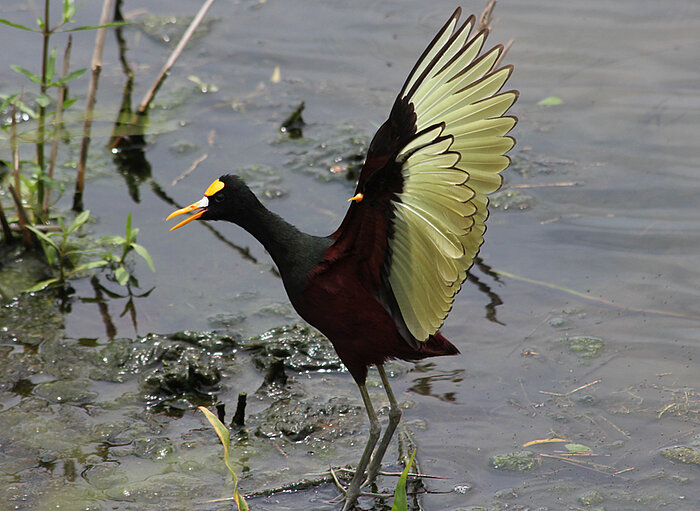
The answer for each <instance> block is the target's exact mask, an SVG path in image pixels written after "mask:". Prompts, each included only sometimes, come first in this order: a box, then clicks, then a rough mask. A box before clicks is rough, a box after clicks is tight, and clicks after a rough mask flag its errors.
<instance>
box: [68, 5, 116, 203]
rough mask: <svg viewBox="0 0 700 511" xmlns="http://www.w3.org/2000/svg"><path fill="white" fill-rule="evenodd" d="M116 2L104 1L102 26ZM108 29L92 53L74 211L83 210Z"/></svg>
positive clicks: (100, 33)
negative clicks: (88, 155) (93, 124)
mask: <svg viewBox="0 0 700 511" xmlns="http://www.w3.org/2000/svg"><path fill="white" fill-rule="evenodd" d="M113 4H114V0H104V3H103V4H102V14H101V15H100V26H102V25H106V24H107V23H109V15H110V13H111V12H112V6H113ZM106 35H107V29H106V28H98V29H97V37H96V38H95V50H94V51H93V53H92V76H91V77H90V86H89V88H88V97H87V105H86V106H85V123H84V124H83V140H82V143H81V145H80V160H79V161H78V177H77V179H76V180H75V195H73V211H82V210H83V190H84V188H85V165H86V162H87V154H88V147H89V146H90V130H91V128H92V115H93V112H94V110H95V102H96V100H97V82H98V81H99V77H100V71H101V70H102V50H103V49H104V45H105V36H106Z"/></svg>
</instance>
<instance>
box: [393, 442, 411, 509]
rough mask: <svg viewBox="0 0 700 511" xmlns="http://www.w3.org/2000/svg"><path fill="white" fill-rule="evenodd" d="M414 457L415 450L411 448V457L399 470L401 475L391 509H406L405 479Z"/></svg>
mask: <svg viewBox="0 0 700 511" xmlns="http://www.w3.org/2000/svg"><path fill="white" fill-rule="evenodd" d="M415 457H416V450H415V449H413V454H411V459H410V460H408V464H407V465H406V468H404V469H403V472H401V477H399V482H398V484H397V485H396V491H394V503H393V504H392V506H391V511H407V509H408V501H407V499H406V480H407V479H408V471H409V470H410V469H411V465H413V459H414V458H415Z"/></svg>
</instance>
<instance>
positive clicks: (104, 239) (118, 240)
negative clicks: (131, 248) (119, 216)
mask: <svg viewBox="0 0 700 511" xmlns="http://www.w3.org/2000/svg"><path fill="white" fill-rule="evenodd" d="M124 242H126V240H125V239H124V238H122V237H121V236H101V237H100V243H105V244H107V245H123V244H124Z"/></svg>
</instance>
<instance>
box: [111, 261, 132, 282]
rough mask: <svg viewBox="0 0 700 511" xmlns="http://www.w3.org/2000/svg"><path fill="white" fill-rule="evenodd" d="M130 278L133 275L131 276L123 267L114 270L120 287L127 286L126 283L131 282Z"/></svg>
mask: <svg viewBox="0 0 700 511" xmlns="http://www.w3.org/2000/svg"><path fill="white" fill-rule="evenodd" d="M130 276H131V275H129V272H128V271H126V268H124V266H123V265H121V266H119V268H117V269H116V270H114V278H115V279H116V281H117V282H118V283H119V285H120V286H126V283H127V282H129V277H130Z"/></svg>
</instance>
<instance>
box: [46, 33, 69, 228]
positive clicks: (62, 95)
mask: <svg viewBox="0 0 700 511" xmlns="http://www.w3.org/2000/svg"><path fill="white" fill-rule="evenodd" d="M72 46H73V34H68V43H67V44H66V50H65V51H64V52H63V69H62V70H61V78H65V77H66V75H67V74H68V69H69V68H70V51H71V47H72ZM65 99H66V85H65V84H63V85H61V87H60V88H59V89H58V104H57V105H56V119H55V121H56V130H55V133H54V137H53V145H52V146H51V158H50V159H49V178H53V169H54V167H55V166H56V156H57V154H58V141H59V139H60V138H61V126H62V121H63V101H65ZM50 195H51V190H50V189H49V188H47V189H46V190H45V191H44V203H43V212H44V217H48V216H49V198H50Z"/></svg>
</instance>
